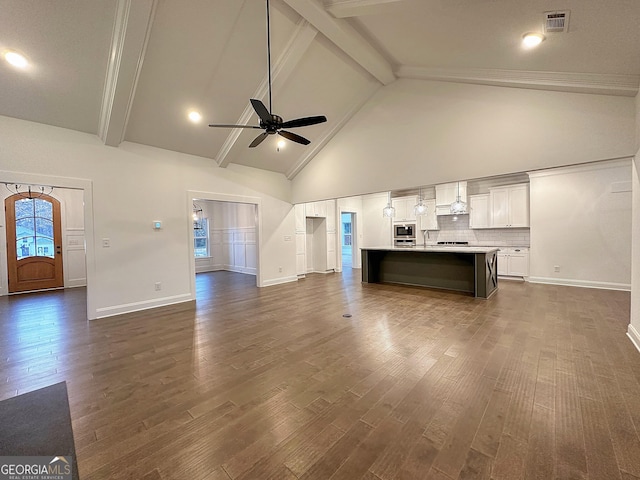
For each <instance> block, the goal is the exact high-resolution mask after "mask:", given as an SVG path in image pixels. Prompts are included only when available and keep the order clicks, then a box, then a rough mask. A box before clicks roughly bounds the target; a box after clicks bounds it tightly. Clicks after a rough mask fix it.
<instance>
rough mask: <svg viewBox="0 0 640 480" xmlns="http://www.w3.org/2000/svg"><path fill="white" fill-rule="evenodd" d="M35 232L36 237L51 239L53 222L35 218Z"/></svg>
mask: <svg viewBox="0 0 640 480" xmlns="http://www.w3.org/2000/svg"><path fill="white" fill-rule="evenodd" d="M36 232H37V234H38V235H42V236H44V237H49V238H53V222H52V221H51V220H47V219H46V218H36Z"/></svg>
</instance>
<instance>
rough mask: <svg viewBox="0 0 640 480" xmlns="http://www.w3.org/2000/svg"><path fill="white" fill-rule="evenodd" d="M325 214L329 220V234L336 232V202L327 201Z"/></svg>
mask: <svg viewBox="0 0 640 480" xmlns="http://www.w3.org/2000/svg"><path fill="white" fill-rule="evenodd" d="M324 204H325V207H324V212H325V216H326V218H327V233H331V232H333V233H335V231H336V201H335V200H325V202H324Z"/></svg>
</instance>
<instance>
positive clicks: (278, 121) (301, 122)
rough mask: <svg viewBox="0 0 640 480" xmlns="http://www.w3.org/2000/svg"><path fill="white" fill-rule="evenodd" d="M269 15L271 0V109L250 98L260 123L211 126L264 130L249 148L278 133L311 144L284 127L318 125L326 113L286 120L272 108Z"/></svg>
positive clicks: (268, 35)
mask: <svg viewBox="0 0 640 480" xmlns="http://www.w3.org/2000/svg"><path fill="white" fill-rule="evenodd" d="M270 23H271V22H270V17H269V0H267V61H268V69H269V109H267V107H266V106H265V105H264V103H262V101H260V100H257V99H255V98H252V99H250V101H251V106H252V107H253V109H254V110H255V112H256V113H257V114H258V117H259V119H260V125H225V124H211V125H209V126H210V127H222V128H255V129H259V130H264V132H262V133H261V134H260V135H258V136H257V137H256V138H255V139H254V140H253V142H251V144H250V145H249V148H254V147H257V146H258V145H260V144H261V143H262V142H263V140H265V139H266V138H267V137H268V136H269V135H275V134H276V133H277V134H278V135H280V136H281V137H284V138H286V139H288V140H291V141H292V142H296V143H300V144H302V145H309V144H310V143H311V142H310V141H309V140H307V139H306V138H304V137H301V136H300V135H297V134H295V133H293V132H289V131H287V130H283V128H297V127H307V126H309V125H316V124H318V123H323V122H326V121H327V117H325V116H324V115H317V116H314V117H303V118H296V119H295V120H288V121H286V122H285V121H284V120H283V119H282V117H280V116H279V115H275V114H273V113H271V112H272V109H271V27H270Z"/></svg>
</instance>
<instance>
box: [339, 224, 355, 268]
mask: <svg viewBox="0 0 640 480" xmlns="http://www.w3.org/2000/svg"><path fill="white" fill-rule="evenodd" d="M355 229H356V214H355V213H354V212H340V249H341V259H342V270H343V271H344V270H346V269H351V268H357V266H358V259H357V258H354V255H357V254H358V249H357V247H356V238H357V237H356V232H355Z"/></svg>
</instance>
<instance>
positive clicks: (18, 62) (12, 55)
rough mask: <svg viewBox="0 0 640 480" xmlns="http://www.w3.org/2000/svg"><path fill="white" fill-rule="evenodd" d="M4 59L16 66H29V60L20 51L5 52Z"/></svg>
mask: <svg viewBox="0 0 640 480" xmlns="http://www.w3.org/2000/svg"><path fill="white" fill-rule="evenodd" d="M4 59H5V60H6V61H7V62H9V63H10V64H11V65H13V66H14V67H16V68H27V66H28V65H29V62H28V61H27V59H26V58H25V57H24V55H21V54H19V53H18V52H12V51H8V52H5V53H4Z"/></svg>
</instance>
